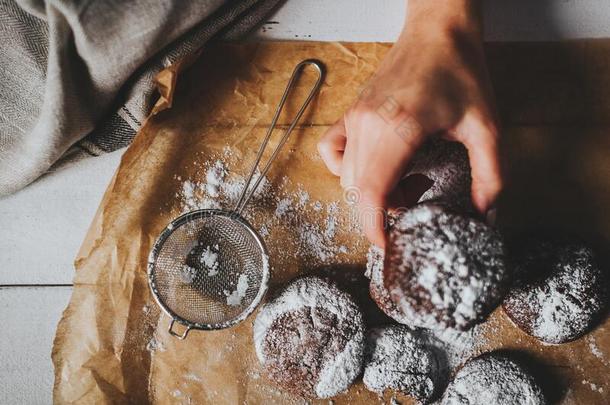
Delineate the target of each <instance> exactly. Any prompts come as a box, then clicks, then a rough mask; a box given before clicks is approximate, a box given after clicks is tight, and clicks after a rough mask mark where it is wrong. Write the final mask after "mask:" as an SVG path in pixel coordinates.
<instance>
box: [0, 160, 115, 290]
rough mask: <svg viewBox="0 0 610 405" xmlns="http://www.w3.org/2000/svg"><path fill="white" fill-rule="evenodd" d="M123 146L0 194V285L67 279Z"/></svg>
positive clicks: (55, 281)
mask: <svg viewBox="0 0 610 405" xmlns="http://www.w3.org/2000/svg"><path fill="white" fill-rule="evenodd" d="M122 152H123V150H120V151H117V152H113V153H110V154H107V155H103V156H100V157H96V158H89V159H84V160H81V161H78V162H75V163H72V164H68V165H65V166H63V167H61V168H58V169H57V170H55V171H53V172H51V173H49V174H47V175H45V176H44V177H42V178H41V179H39V180H38V181H36V182H35V183H33V184H31V185H29V186H28V187H26V188H25V189H23V190H22V191H20V192H18V193H16V194H14V195H11V196H9V197H6V198H3V199H0V213H1V214H0V268H1V269H2V271H1V272H0V285H9V284H70V283H72V277H73V276H74V266H73V264H72V263H73V261H74V258H75V256H76V253H77V252H78V249H79V247H80V245H81V243H82V241H83V238H84V236H85V233H86V232H87V229H88V228H89V224H90V223H91V220H92V219H93V215H94V214H95V211H96V210H97V207H98V205H99V203H100V200H101V198H102V195H103V193H104V191H105V190H106V187H107V186H108V183H109V181H110V179H111V177H112V175H113V174H114V171H115V170H116V167H117V166H118V163H119V159H120V157H121V154H122Z"/></svg>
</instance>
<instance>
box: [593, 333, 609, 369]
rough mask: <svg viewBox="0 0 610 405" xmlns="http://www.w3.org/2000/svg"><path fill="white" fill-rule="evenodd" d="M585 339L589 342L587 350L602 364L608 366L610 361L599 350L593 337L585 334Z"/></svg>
mask: <svg viewBox="0 0 610 405" xmlns="http://www.w3.org/2000/svg"><path fill="white" fill-rule="evenodd" d="M587 341H588V342H589V350H591V353H592V354H593V355H594V356H595V357H597V358H598V359H599V360H600V361H601V362H602V363H603V364H604V365H606V367H610V362H609V361H608V359H607V358H606V356H604V353H603V352H602V351H601V350H600V348H599V346H597V343H596V342H595V338H594V337H593V336H587Z"/></svg>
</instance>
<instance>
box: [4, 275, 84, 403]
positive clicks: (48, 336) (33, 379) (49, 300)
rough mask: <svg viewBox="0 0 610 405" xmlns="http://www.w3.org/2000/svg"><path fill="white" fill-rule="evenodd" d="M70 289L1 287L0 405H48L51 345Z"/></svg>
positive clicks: (50, 389)
mask: <svg viewBox="0 0 610 405" xmlns="http://www.w3.org/2000/svg"><path fill="white" fill-rule="evenodd" d="M71 292H72V288H71V287H9V288H6V287H4V288H0V325H2V328H3V331H2V344H0V359H2V367H0V381H2V383H1V384H0V403H2V404H24V405H27V404H36V405H41V404H51V403H52V388H53V366H52V363H51V346H52V343H53V338H54V336H55V328H56V326H57V322H58V321H59V318H60V317H61V314H62V312H63V310H64V308H65V307H66V305H67V303H68V299H69V298H70V294H71Z"/></svg>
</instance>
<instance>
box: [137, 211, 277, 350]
mask: <svg viewBox="0 0 610 405" xmlns="http://www.w3.org/2000/svg"><path fill="white" fill-rule="evenodd" d="M212 216H224V217H227V218H229V219H231V220H233V221H237V222H239V223H240V225H242V226H243V227H244V228H245V229H246V230H247V231H248V232H249V233H250V235H252V237H253V238H254V240H255V241H256V244H257V245H258V247H259V248H260V249H261V253H262V254H263V255H265V256H266V257H267V260H268V258H269V254H268V251H267V246H266V245H265V242H264V241H263V239H262V238H261V237H260V235H259V234H258V232H256V230H255V229H254V228H253V227H252V225H250V223H249V222H248V221H247V220H246V219H245V218H244V217H242V216H241V215H240V214H238V213H237V212H235V211H227V210H221V209H200V210H195V211H190V212H187V213H185V214H182V215H180V216H179V217H177V218H175V219H174V220H173V221H171V222H170V223H169V224H167V226H166V227H165V228H164V229H163V231H162V232H161V234H160V235H159V237H158V238H157V240H156V241H155V243H154V244H153V247H152V249H151V250H150V254H149V256H148V263H147V274H148V286H149V288H150V290H151V292H152V295H153V298H154V299H155V302H156V303H157V305H159V307H160V308H161V309H162V310H163V312H165V314H166V315H167V316H169V317H170V318H172V321H171V323H170V326H169V332H170V333H171V334H173V335H175V336H178V337H181V338H183V339H184V338H185V337H186V335H187V334H188V332H189V331H190V330H191V329H198V330H218V329H226V328H229V327H231V326H233V325H236V324H237V323H239V322H241V321H243V320H244V319H246V318H247V317H248V316H250V315H251V314H252V313H253V312H254V310H255V309H256V308H257V307H258V306H259V304H260V303H261V301H262V299H263V298H264V296H265V294H266V293H267V290H268V288H269V279H270V273H271V271H270V268H269V266H267V268H262V269H261V271H262V272H263V274H262V278H261V284H260V287H259V289H258V293H257V295H256V297H254V299H253V300H252V302H251V303H250V305H248V307H246V308H245V309H244V310H243V311H242V312H241V313H240V314H239V315H237V316H236V317H234V318H231V319H229V320H227V321H225V322H221V323H197V322H191V321H189V320H187V319H184V318H183V317H181V316H180V315H178V314H176V313H175V312H174V311H172V310H171V308H169V306H167V305H166V304H165V303H164V302H163V300H162V299H161V297H160V296H159V292H158V290H157V288H156V285H155V280H154V274H153V273H154V270H155V263H156V261H157V257H158V256H159V252H160V251H161V249H162V248H163V245H164V244H165V242H166V241H167V239H168V238H169V237H170V235H171V234H172V233H174V232H175V231H176V230H177V229H178V228H180V227H181V226H184V225H185V224H187V223H188V222H190V221H191V219H192V217H197V218H201V217H212ZM174 322H178V323H180V324H181V325H183V326H185V327H186V330H185V332H184V333H183V334H182V335H176V333H175V332H173V330H172V327H173V324H174Z"/></svg>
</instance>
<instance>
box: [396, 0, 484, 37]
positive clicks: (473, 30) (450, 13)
mask: <svg viewBox="0 0 610 405" xmlns="http://www.w3.org/2000/svg"><path fill="white" fill-rule="evenodd" d="M482 26H483V24H482V17H481V2H480V0H408V7H407V17H406V22H405V28H404V30H403V33H402V35H401V37H402V36H411V37H413V36H426V37H428V38H430V37H434V36H438V37H443V36H445V35H444V34H450V35H451V34H453V33H455V32H460V33H468V34H470V35H478V36H480V35H481V34H482Z"/></svg>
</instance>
